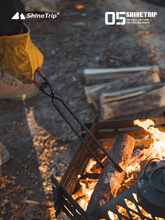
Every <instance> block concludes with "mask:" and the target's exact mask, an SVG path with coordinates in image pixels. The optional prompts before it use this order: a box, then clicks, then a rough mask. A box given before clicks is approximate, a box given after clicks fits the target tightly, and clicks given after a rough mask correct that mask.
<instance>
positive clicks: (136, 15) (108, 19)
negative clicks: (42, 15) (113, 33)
mask: <svg viewBox="0 0 165 220" xmlns="http://www.w3.org/2000/svg"><path fill="white" fill-rule="evenodd" d="M156 16H157V12H106V13H105V24H106V25H125V24H150V22H151V20H152V18H155V17H156Z"/></svg>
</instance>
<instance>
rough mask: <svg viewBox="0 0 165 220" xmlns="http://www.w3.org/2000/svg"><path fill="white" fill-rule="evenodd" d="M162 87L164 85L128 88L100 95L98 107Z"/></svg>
mask: <svg viewBox="0 0 165 220" xmlns="http://www.w3.org/2000/svg"><path fill="white" fill-rule="evenodd" d="M163 85H164V84H163V83H156V84H152V85H145V86H139V87H135V88H130V89H124V90H120V91H116V92H107V93H102V94H101V95H100V105H103V104H107V103H110V102H114V101H119V100H123V99H128V98H132V97H135V96H139V95H142V94H144V93H145V92H147V91H149V90H153V89H156V88H158V87H161V86H163Z"/></svg>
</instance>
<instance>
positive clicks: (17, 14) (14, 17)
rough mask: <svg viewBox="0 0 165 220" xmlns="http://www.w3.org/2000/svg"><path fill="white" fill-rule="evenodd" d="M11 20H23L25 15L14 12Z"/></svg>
mask: <svg viewBox="0 0 165 220" xmlns="http://www.w3.org/2000/svg"><path fill="white" fill-rule="evenodd" d="M11 19H12V20H19V19H21V20H24V19H25V15H24V14H23V13H19V12H16V13H15V15H14V16H13V17H12V18H11Z"/></svg>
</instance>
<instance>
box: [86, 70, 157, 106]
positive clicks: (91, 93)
mask: <svg viewBox="0 0 165 220" xmlns="http://www.w3.org/2000/svg"><path fill="white" fill-rule="evenodd" d="M155 83H160V77H159V73H158V72H157V71H155V69H152V70H151V71H148V72H141V73H136V74H132V75H131V76H129V77H126V78H123V79H121V80H116V81H114V82H110V83H104V84H99V85H92V86H87V87H85V94H86V97H87V101H88V103H90V104H91V103H92V104H93V105H94V107H95V108H96V110H98V109H99V97H100V95H101V94H102V93H107V92H109V93H110V92H115V91H120V90H124V89H128V88H135V87H139V86H144V85H151V84H155Z"/></svg>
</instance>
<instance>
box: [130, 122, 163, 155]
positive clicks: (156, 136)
mask: <svg viewBox="0 0 165 220" xmlns="http://www.w3.org/2000/svg"><path fill="white" fill-rule="evenodd" d="M134 125H138V126H140V127H142V128H144V129H145V130H146V131H147V132H149V133H150V134H151V136H152V138H153V140H154V142H153V156H156V155H157V154H158V157H159V158H160V159H162V157H164V156H165V152H164V150H165V133H164V132H162V131H160V130H159V129H158V128H155V127H154V125H155V124H154V122H153V121H152V120H150V119H147V120H145V121H140V120H138V119H137V120H135V121H134Z"/></svg>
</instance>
